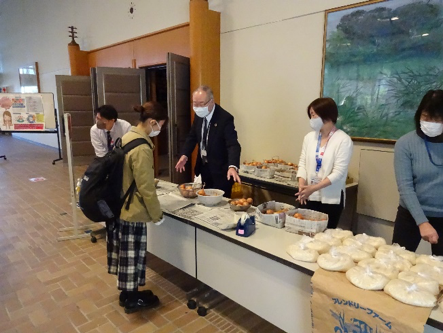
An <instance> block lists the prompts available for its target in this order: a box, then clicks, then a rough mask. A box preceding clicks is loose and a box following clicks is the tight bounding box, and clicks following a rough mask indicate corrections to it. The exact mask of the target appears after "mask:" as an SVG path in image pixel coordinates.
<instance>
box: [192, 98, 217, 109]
mask: <svg viewBox="0 0 443 333" xmlns="http://www.w3.org/2000/svg"><path fill="white" fill-rule="evenodd" d="M210 101H212V98H211V99H210V100H209V101H207V102H206V103H204V104H203V105H202V104H201V103H192V105H193V106H195V107H205V106H206V105H208V104H209V102H210Z"/></svg>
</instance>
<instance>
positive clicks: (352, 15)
mask: <svg viewBox="0 0 443 333" xmlns="http://www.w3.org/2000/svg"><path fill="white" fill-rule="evenodd" d="M442 88H443V0H426V1H419V0H391V1H371V2H365V3H363V4H362V3H359V4H358V5H357V6H347V7H341V8H337V9H333V10H329V11H327V12H326V18H325V37H324V49H323V72H322V88H321V90H322V96H325V97H331V98H333V99H334V100H335V101H336V103H337V105H338V109H339V118H338V120H337V127H339V128H341V129H343V130H344V131H345V132H346V133H348V134H349V135H350V136H351V137H352V138H353V139H354V140H356V141H370V142H386V143H394V142H395V141H396V140H397V139H399V138H400V137H401V136H402V135H404V134H406V133H408V132H410V131H412V130H414V129H415V127H414V126H415V125H414V114H415V111H416V110H417V107H418V105H419V103H420V100H421V98H422V97H423V95H424V94H425V93H426V92H427V91H428V90H430V89H442Z"/></svg>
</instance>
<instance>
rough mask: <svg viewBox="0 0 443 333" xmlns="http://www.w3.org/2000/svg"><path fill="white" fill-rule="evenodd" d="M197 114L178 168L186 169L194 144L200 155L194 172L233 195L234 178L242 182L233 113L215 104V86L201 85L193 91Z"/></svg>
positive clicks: (207, 185) (228, 195)
mask: <svg viewBox="0 0 443 333" xmlns="http://www.w3.org/2000/svg"><path fill="white" fill-rule="evenodd" d="M192 104H193V108H194V112H195V114H196V116H197V117H195V119H194V122H193V124H192V128H191V131H190V132H189V135H188V137H187V139H186V143H185V145H184V148H183V155H182V156H181V157H180V159H179V161H178V162H177V164H176V166H175V169H176V170H177V171H180V172H182V171H184V170H185V164H186V162H187V161H188V159H189V158H190V157H191V154H192V151H193V150H194V148H195V145H198V157H197V162H196V164H195V170H194V171H195V175H197V176H198V175H201V177H202V182H203V183H205V188H216V189H219V190H223V191H224V192H225V197H227V198H230V197H231V190H232V185H233V184H234V181H236V182H238V183H241V181H240V177H239V175H238V168H239V165H240V152H241V146H240V144H239V142H238V139H237V131H236V130H235V126H234V117H233V116H232V115H231V114H230V113H229V112H227V111H225V110H224V109H223V108H222V107H221V106H220V105H217V104H215V102H214V95H213V92H212V89H211V88H210V87H208V86H200V87H198V88H197V89H196V90H195V91H194V92H193V94H192Z"/></svg>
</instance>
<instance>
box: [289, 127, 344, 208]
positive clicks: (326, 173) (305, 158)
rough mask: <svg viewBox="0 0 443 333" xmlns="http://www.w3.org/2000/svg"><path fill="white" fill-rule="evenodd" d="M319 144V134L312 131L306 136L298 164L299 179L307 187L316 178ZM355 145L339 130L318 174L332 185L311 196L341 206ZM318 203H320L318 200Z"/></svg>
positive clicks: (331, 141) (329, 144)
mask: <svg viewBox="0 0 443 333" xmlns="http://www.w3.org/2000/svg"><path fill="white" fill-rule="evenodd" d="M317 144H318V132H315V131H312V132H309V133H308V134H306V136H305V138H304V140H303V147H302V151H301V155H300V161H299V163H298V173H297V178H303V179H305V180H306V185H310V184H311V179H312V178H313V177H315V174H316V173H315V168H316V166H317V163H316V160H315V151H316V149H317ZM352 149H353V143H352V140H351V138H350V136H349V135H347V134H346V133H345V132H343V131H342V130H337V131H336V132H335V133H334V134H333V135H332V136H331V138H330V139H329V142H328V145H327V147H326V151H325V153H324V155H323V161H322V166H321V168H320V171H319V173H318V176H319V177H320V178H321V179H325V178H326V177H327V178H329V180H330V181H331V185H329V186H327V187H324V188H322V189H321V190H319V191H317V192H314V193H312V194H311V196H313V197H317V198H321V200H320V201H321V202H322V203H325V204H339V203H340V196H341V191H342V190H343V191H344V190H345V187H346V177H347V175H348V166H349V161H350V160H351V156H352ZM316 201H318V200H317V199H316Z"/></svg>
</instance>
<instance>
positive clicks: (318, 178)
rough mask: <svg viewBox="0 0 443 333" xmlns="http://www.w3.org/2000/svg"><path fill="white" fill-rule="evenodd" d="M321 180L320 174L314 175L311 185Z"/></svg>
mask: <svg viewBox="0 0 443 333" xmlns="http://www.w3.org/2000/svg"><path fill="white" fill-rule="evenodd" d="M320 182H321V178H320V177H318V176H315V177H312V178H311V185H315V184H318V183H320Z"/></svg>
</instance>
